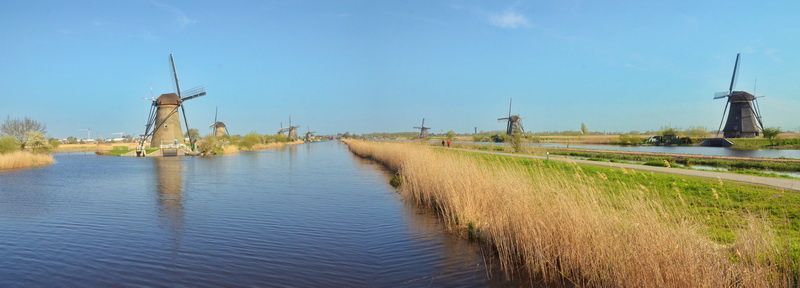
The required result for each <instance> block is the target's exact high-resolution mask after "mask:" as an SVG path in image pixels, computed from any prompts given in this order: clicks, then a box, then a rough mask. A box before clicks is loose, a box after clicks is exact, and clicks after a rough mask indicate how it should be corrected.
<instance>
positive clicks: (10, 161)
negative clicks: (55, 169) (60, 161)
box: [0, 151, 53, 170]
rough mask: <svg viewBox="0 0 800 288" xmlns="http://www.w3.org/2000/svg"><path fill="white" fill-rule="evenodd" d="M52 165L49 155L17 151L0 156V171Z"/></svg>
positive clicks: (51, 157) (51, 158)
mask: <svg viewBox="0 0 800 288" xmlns="http://www.w3.org/2000/svg"><path fill="white" fill-rule="evenodd" d="M50 164H53V156H52V155H50V154H34V153H31V152H25V151H17V152H11V153H6V154H0V170H7V169H21V168H33V167H41V166H47V165H50Z"/></svg>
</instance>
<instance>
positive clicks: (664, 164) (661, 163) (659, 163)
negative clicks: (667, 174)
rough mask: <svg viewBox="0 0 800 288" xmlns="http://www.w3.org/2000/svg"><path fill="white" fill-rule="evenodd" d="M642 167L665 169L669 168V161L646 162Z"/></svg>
mask: <svg viewBox="0 0 800 288" xmlns="http://www.w3.org/2000/svg"><path fill="white" fill-rule="evenodd" d="M644 165H647V166H656V167H667V168H669V167H670V165H669V161H667V160H666V159H656V160H649V161H647V162H644Z"/></svg>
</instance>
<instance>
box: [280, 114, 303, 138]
mask: <svg viewBox="0 0 800 288" xmlns="http://www.w3.org/2000/svg"><path fill="white" fill-rule="evenodd" d="M297 128H300V126H292V116H289V127H286V128H283V124H281V129H280V130H278V135H283V134H284V133H286V134H287V138H289V141H295V140H297Z"/></svg>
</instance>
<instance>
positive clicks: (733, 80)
mask: <svg viewBox="0 0 800 288" xmlns="http://www.w3.org/2000/svg"><path fill="white" fill-rule="evenodd" d="M740 57H741V53H736V62H735V63H734V64H733V75H731V85H730V86H729V87H728V94H731V93H733V87H736V78H737V77H736V76H738V75H737V74H739V73H738V72H739V58H740Z"/></svg>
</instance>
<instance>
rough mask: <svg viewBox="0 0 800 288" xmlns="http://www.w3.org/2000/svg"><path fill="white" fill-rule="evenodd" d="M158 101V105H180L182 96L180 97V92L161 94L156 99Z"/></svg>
mask: <svg viewBox="0 0 800 288" xmlns="http://www.w3.org/2000/svg"><path fill="white" fill-rule="evenodd" d="M156 103H158V105H180V104H181V97H178V94H175V93H167V94H161V96H158V99H156Z"/></svg>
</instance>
